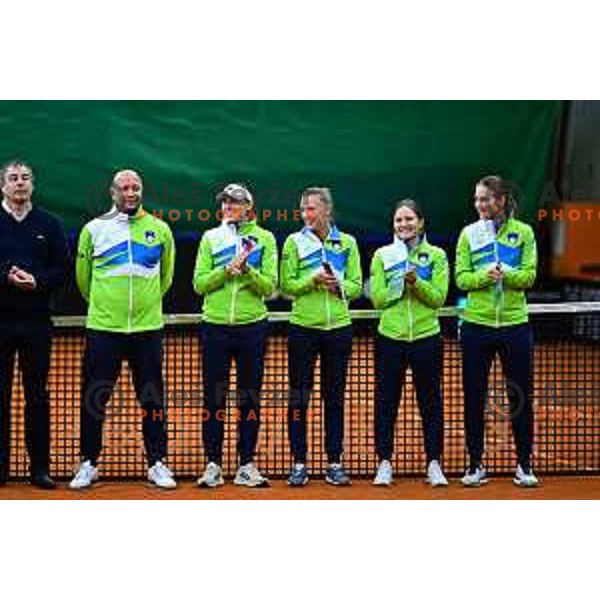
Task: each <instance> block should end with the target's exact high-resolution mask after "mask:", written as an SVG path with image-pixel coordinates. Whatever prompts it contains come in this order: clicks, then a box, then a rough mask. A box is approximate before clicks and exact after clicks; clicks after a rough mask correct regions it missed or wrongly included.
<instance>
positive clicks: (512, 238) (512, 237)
mask: <svg viewBox="0 0 600 600" xmlns="http://www.w3.org/2000/svg"><path fill="white" fill-rule="evenodd" d="M506 239H507V241H508V243H509V244H516V243H517V242H518V241H519V234H518V233H514V232H511V233H509V234H508V235H507V236H506Z"/></svg>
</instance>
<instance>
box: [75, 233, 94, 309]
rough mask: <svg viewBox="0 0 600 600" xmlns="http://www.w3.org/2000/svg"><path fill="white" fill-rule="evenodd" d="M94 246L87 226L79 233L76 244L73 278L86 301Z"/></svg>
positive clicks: (88, 297) (89, 285)
mask: <svg viewBox="0 0 600 600" xmlns="http://www.w3.org/2000/svg"><path fill="white" fill-rule="evenodd" d="M93 254H94V247H93V243H92V236H91V234H90V231H89V229H88V228H87V227H84V228H83V229H82V230H81V233H80V234H79V242H78V244H77V257H76V259H75V280H76V282H77V287H78V288H79V291H80V292H81V295H82V296H83V298H84V299H85V301H86V302H89V301H90V287H91V284H92V264H93Z"/></svg>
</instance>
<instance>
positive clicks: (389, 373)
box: [370, 199, 449, 486]
mask: <svg viewBox="0 0 600 600" xmlns="http://www.w3.org/2000/svg"><path fill="white" fill-rule="evenodd" d="M393 228H394V242H393V243H392V244H390V245H388V246H384V247H383V248H379V249H378V250H377V251H376V252H375V254H374V255H373V260H372V261H371V279H370V283H371V286H370V287H371V300H372V302H373V305H374V306H375V308H377V309H380V310H381V311H382V312H381V319H380V321H379V329H378V334H377V338H376V343H375V369H376V394H375V445H376V448H377V455H378V458H379V461H380V463H379V468H378V470H377V475H376V476H375V480H374V481H373V483H374V484H375V485H390V484H391V483H392V465H391V458H392V453H393V449H394V426H395V423H396V418H397V415H398V406H399V402H400V396H401V395H402V387H403V385H404V378H405V375H406V369H407V367H409V366H410V368H411V371H412V376H413V381H414V385H415V387H416V392H417V402H418V405H419V411H420V413H421V417H422V420H423V429H424V441H425V453H426V456H427V481H428V482H429V483H430V485H432V486H439V485H444V486H445V485H448V481H447V480H446V478H445V476H444V473H443V471H442V468H441V455H442V449H443V438H444V417H443V414H444V410H443V405H442V393H441V373H442V367H443V359H442V340H441V336H440V324H439V320H438V316H437V309H438V308H440V307H442V306H443V305H444V302H445V300H446V295H447V293H448V280H449V272H448V260H447V258H446V253H445V252H444V251H443V250H442V249H441V248H438V247H436V246H432V245H431V244H429V243H428V242H427V240H426V238H425V218H424V215H423V212H422V211H421V209H420V207H419V206H418V204H417V203H416V202H415V201H414V200H411V199H406V200H402V201H400V202H399V203H398V204H397V205H396V209H395V211H394V221H393Z"/></svg>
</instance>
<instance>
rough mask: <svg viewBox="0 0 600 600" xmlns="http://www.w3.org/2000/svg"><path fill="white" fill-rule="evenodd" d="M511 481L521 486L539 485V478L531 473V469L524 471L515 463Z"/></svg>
mask: <svg viewBox="0 0 600 600" xmlns="http://www.w3.org/2000/svg"><path fill="white" fill-rule="evenodd" d="M513 483H514V484H515V485H519V486H521V487H537V486H538V485H540V480H539V479H538V478H537V477H536V476H535V475H534V474H533V471H532V470H531V469H529V471H528V472H525V471H524V470H523V469H522V468H521V465H517V472H516V474H515V478H514V479H513Z"/></svg>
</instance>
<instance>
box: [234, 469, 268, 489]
mask: <svg viewBox="0 0 600 600" xmlns="http://www.w3.org/2000/svg"><path fill="white" fill-rule="evenodd" d="M233 483H234V484H235V485H245V486H247V487H269V480H268V479H267V478H266V477H263V476H262V475H261V474H260V471H259V470H258V469H257V468H256V466H255V465H254V463H248V464H246V465H244V466H243V467H240V468H239V469H238V472H237V473H236V475H235V479H234V480H233Z"/></svg>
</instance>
